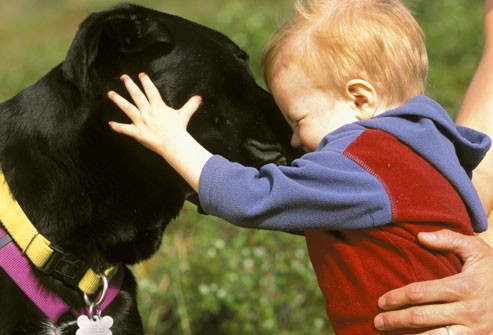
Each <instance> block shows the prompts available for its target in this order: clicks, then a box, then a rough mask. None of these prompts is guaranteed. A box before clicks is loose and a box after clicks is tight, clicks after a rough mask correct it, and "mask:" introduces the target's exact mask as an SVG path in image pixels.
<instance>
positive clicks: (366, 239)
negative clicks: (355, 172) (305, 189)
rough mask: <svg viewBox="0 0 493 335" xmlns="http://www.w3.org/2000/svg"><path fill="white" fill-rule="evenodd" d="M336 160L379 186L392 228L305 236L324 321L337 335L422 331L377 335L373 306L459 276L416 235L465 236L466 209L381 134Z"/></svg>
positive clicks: (418, 160)
mask: <svg viewBox="0 0 493 335" xmlns="http://www.w3.org/2000/svg"><path fill="white" fill-rule="evenodd" d="M344 154H345V155H346V156H347V157H349V158H351V159H352V160H354V161H355V162H357V163H358V164H359V165H360V166H362V167H363V168H364V169H365V170H367V171H368V172H369V173H371V174H373V175H374V176H375V177H376V178H378V179H379V180H380V182H381V183H382V185H383V186H384V187H385V189H386V190H387V193H388V196H389V201H390V204H391V210H392V223H390V224H387V225H384V226H380V227H376V228H371V229H361V230H346V231H321V230H307V231H305V237H306V243H307V246H308V252H309V254H310V259H311V262H312V265H313V267H314V269H315V272H316V274H317V279H318V283H319V286H320V288H321V290H322V292H323V294H324V296H325V301H326V309H327V315H328V317H329V319H330V321H331V323H332V326H333V328H334V330H335V332H336V334H337V335H372V334H382V335H384V334H385V335H391V334H403V333H406V334H417V333H421V332H423V331H425V329H419V330H416V329H414V330H407V331H404V332H403V331H400V332H379V331H377V330H376V329H375V328H374V327H373V319H374V318H375V316H376V315H377V314H378V313H379V312H380V311H379V309H378V306H377V300H378V298H379V297H380V296H381V295H382V294H383V293H385V292H387V291H389V290H391V289H394V288H398V287H402V286H404V285H406V284H409V283H411V282H416V281H423V280H430V279H437V278H443V277H446V276H450V275H453V274H456V273H459V272H460V271H461V268H462V264H461V261H460V260H459V259H458V257H457V256H455V255H453V254H445V253H440V252H434V251H431V250H428V249H426V248H424V247H423V246H421V245H420V244H419V242H418V241H417V237H416V236H417V234H418V233H419V232H424V231H436V230H440V229H444V228H447V229H451V230H455V231H458V232H460V233H463V234H469V235H472V234H473V231H472V228H471V221H470V219H469V215H468V212H467V209H466V207H465V205H464V203H463V201H462V199H461V197H460V196H459V194H458V193H457V192H456V190H455V189H454V187H453V186H452V185H451V184H450V183H449V182H448V181H447V180H446V179H445V177H443V176H442V175H441V174H440V172H439V171H437V170H436V169H435V168H434V167H433V166H432V165H431V164H429V163H428V162H427V161H426V160H424V159H423V158H422V157H421V156H419V155H418V154H416V153H415V152H414V151H413V150H412V149H410V148H409V147H408V146H406V145H405V144H403V143H401V142H400V141H399V140H398V139H396V138H395V137H393V136H392V135H389V134H388V133H385V132H383V131H380V130H367V131H365V132H363V133H362V134H361V135H360V136H359V137H358V138H357V139H356V140H355V141H354V142H353V143H352V144H351V145H350V146H349V147H348V148H347V149H346V150H345V152H344ZM368 201H371V199H369V200H368Z"/></svg>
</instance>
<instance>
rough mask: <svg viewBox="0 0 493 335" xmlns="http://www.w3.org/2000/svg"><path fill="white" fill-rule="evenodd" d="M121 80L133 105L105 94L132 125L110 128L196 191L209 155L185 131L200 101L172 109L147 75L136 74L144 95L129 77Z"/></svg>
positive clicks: (110, 94) (112, 124) (190, 101)
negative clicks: (145, 150)
mask: <svg viewBox="0 0 493 335" xmlns="http://www.w3.org/2000/svg"><path fill="white" fill-rule="evenodd" d="M121 79H122V81H123V83H124V84H125V87H126V88H127V91H128V93H129V94H130V96H131V97H132V100H133V102H134V104H135V105H133V104H132V103H130V102H129V101H127V100H126V99H124V98H123V97H121V96H120V95H118V94H117V93H115V92H113V91H111V92H109V93H108V97H109V98H110V99H111V100H112V101H113V102H114V103H115V104H116V105H117V106H118V107H120V109H121V110H122V111H123V112H124V113H125V114H126V115H127V116H128V117H129V118H130V120H131V121H132V123H131V124H122V123H117V122H113V121H111V122H110V123H109V124H110V126H111V128H112V129H113V130H115V131H116V132H118V133H120V134H124V135H127V136H130V137H132V138H134V139H136V140H137V141H139V142H140V143H141V144H143V145H144V146H146V147H147V148H149V149H151V150H153V151H155V152H156V153H157V154H159V155H161V156H162V157H163V158H164V159H165V160H166V161H167V162H168V164H169V165H171V167H172V168H173V169H175V170H176V171H177V172H178V173H179V174H180V175H181V176H182V177H183V178H184V179H185V181H186V182H187V183H188V184H190V186H191V187H192V188H193V189H194V190H195V191H198V187H199V179H200V173H201V172H202V169H203V167H204V165H205V163H206V162H207V161H208V160H209V158H210V157H211V156H212V154H211V153H210V152H208V151H207V150H206V149H205V148H204V147H202V146H201V145H200V144H199V143H198V142H197V141H196V140H195V139H194V138H193V137H192V136H191V135H190V134H189V133H188V132H187V125H188V122H189V121H190V118H191V117H192V115H193V114H194V113H195V111H196V110H197V109H198V107H199V105H200V103H201V98H200V97H198V96H195V97H192V98H190V100H188V102H187V103H186V104H185V105H184V106H183V107H182V108H180V109H179V110H175V109H173V108H171V107H169V106H167V105H166V103H165V102H164V101H163V99H162V98H161V95H160V94H159V91H158V90H157V88H156V86H154V84H153V82H152V81H151V79H150V78H149V77H148V76H147V75H146V74H140V75H139V79H140V82H141V83H142V87H143V88H144V92H145V94H144V93H143V92H142V91H141V90H140V88H139V87H138V86H137V85H136V84H135V83H134V82H133V81H132V79H131V78H130V77H129V76H127V75H123V76H122V78H121Z"/></svg>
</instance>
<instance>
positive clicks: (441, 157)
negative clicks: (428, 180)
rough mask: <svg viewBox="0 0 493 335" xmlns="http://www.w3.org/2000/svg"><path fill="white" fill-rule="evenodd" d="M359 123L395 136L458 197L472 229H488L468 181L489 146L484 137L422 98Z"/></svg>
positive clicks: (477, 199) (433, 103)
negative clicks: (457, 123)
mask: <svg viewBox="0 0 493 335" xmlns="http://www.w3.org/2000/svg"><path fill="white" fill-rule="evenodd" d="M358 123H359V124H361V125H362V126H364V127H367V128H374V129H380V130H383V131H386V132H388V133H390V134H392V135H394V136H396V137H397V138H399V139H400V140H401V141H402V142H404V143H405V144H407V145H408V146H409V147H411V148H412V149H413V150H414V151H415V152H417V153H418V154H420V155H421V156H422V157H423V158H425V159H426V160H427V161H428V162H430V164H432V165H433V166H435V168H437V169H438V170H439V171H440V172H441V173H442V174H443V175H444V176H445V177H446V178H447V179H448V180H449V181H450V182H451V183H452V185H454V187H455V188H456V190H457V191H458V192H459V194H461V196H462V199H463V200H464V202H465V203H466V205H467V207H468V209H469V213H470V215H471V218H472V221H473V226H474V229H475V230H476V231H483V230H485V229H486V228H487V219H486V215H485V214H484V209H483V207H482V206H481V202H480V201H479V198H478V195H477V192H476V190H475V188H474V186H473V185H472V183H471V182H470V178H471V176H472V171H473V169H474V168H476V167H477V166H478V164H479V163H480V162H481V160H482V159H483V158H484V156H485V154H486V152H487V151H488V149H489V148H490V146H491V140H490V138H489V137H488V136H487V135H485V134H483V133H481V132H478V131H476V130H473V129H470V128H466V127H462V126H458V125H456V124H455V123H454V121H453V120H452V119H451V118H450V116H449V115H448V114H447V112H445V110H444V109H443V108H442V107H441V106H440V105H439V104H438V103H437V102H435V101H434V100H432V99H430V98H428V97H425V96H417V97H415V98H413V99H412V100H410V101H409V102H408V103H406V104H405V105H403V106H400V107H398V108H396V109H393V110H390V111H387V112H385V113H382V114H380V115H378V116H376V117H375V118H373V119H370V120H366V121H360V122H358Z"/></svg>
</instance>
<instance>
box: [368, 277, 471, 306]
mask: <svg viewBox="0 0 493 335" xmlns="http://www.w3.org/2000/svg"><path fill="white" fill-rule="evenodd" d="M462 277H463V276H461V275H460V274H458V275H455V276H451V277H445V278H441V279H436V280H430V281H424V282H416V283H411V284H408V285H406V286H404V287H400V288H397V289H394V290H392V291H389V292H387V293H385V294H384V295H382V296H381V297H380V298H379V299H378V306H379V307H380V308H381V309H383V310H393V309H396V308H400V307H404V306H409V305H419V304H424V303H434V302H438V301H440V302H455V301H458V300H460V299H462V298H463V297H464V291H466V292H469V290H464V286H465V285H467V282H466V281H465V280H464V278H462Z"/></svg>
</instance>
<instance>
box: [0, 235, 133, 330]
mask: <svg viewBox="0 0 493 335" xmlns="http://www.w3.org/2000/svg"><path fill="white" fill-rule="evenodd" d="M0 267H1V268H2V269H3V270H4V271H5V272H6V273H7V275H8V276H9V277H10V278H11V279H12V280H13V281H14V282H15V283H16V284H17V286H18V287H19V288H20V289H21V290H22V291H23V292H24V294H25V295H26V296H27V297H28V298H29V299H30V300H31V301H32V302H33V303H34V304H35V305H36V306H37V307H38V308H39V309H40V310H41V311H42V312H43V313H44V314H45V315H46V317H47V318H48V319H49V320H50V321H51V322H52V323H53V324H56V323H57V322H58V320H59V319H60V317H61V316H62V315H63V314H65V313H67V312H69V311H70V312H71V313H72V314H73V315H74V316H76V317H77V316H79V315H82V314H86V311H85V310H84V311H75V310H73V309H72V308H70V306H68V305H67V303H66V302H65V301H63V300H62V298H60V297H59V296H58V295H56V294H55V293H53V292H51V291H48V290H47V289H46V288H45V287H44V286H42V285H41V284H40V283H39V281H38V279H37V278H36V276H35V274H34V272H33V270H32V268H31V265H30V263H29V261H28V260H27V258H26V257H24V255H23V254H22V252H21V250H19V248H18V247H17V246H16V245H15V243H14V242H13V241H12V239H11V238H10V236H9V235H8V234H7V233H6V232H5V230H4V229H3V227H0ZM123 277H124V276H123V267H119V269H118V272H117V273H116V274H115V276H114V277H113V278H112V280H111V281H110V283H109V288H108V295H107V297H106V299H105V300H104V302H103V303H102V305H101V306H100V307H99V308H100V309H101V310H102V311H104V309H106V308H107V307H108V306H109V305H110V304H111V302H112V301H113V300H114V299H115V297H116V296H117V295H118V293H119V292H120V288H121V285H122V283H123Z"/></svg>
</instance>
